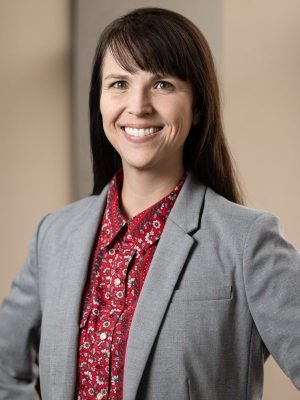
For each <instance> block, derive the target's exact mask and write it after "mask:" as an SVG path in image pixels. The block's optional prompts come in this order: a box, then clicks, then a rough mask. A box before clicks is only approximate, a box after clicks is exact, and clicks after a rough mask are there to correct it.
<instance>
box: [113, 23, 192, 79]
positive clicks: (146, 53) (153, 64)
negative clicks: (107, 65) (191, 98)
mask: <svg viewBox="0 0 300 400" xmlns="http://www.w3.org/2000/svg"><path fill="white" fill-rule="evenodd" d="M159 25H160V26H159ZM110 36H111V37H110V38H109V40H108V49H109V50H110V51H111V53H112V55H113V57H114V58H115V60H116V61H117V62H118V63H119V64H120V65H121V66H122V67H123V68H124V69H125V70H126V71H128V72H130V73H134V72H136V71H137V70H138V69H141V70H143V71H148V72H152V73H154V74H167V75H172V76H176V77H178V78H180V79H181V80H183V81H188V80H190V79H189V78H190V73H189V67H188V62H187V54H186V51H184V47H185V46H184V45H183V38H182V37H181V35H180V34H179V32H176V31H175V32H174V28H173V31H172V30H171V29H168V26H164V25H162V24H154V23H153V22H152V21H149V20H148V22H147V20H145V19H144V20H143V21H141V22H140V23H138V21H136V20H135V23H134V24H130V23H125V24H121V25H119V26H118V27H117V29H115V30H113V31H112V32H111V35H110Z"/></svg>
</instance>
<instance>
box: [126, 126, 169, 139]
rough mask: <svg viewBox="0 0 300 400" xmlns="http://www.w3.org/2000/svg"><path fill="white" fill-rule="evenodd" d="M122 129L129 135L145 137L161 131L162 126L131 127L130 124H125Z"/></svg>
mask: <svg viewBox="0 0 300 400" xmlns="http://www.w3.org/2000/svg"><path fill="white" fill-rule="evenodd" d="M122 129H123V131H125V132H126V133H127V135H130V136H134V137H144V136H151V135H154V134H155V133H156V132H158V131H160V130H161V129H162V127H149V128H131V127H129V126H123V127H122Z"/></svg>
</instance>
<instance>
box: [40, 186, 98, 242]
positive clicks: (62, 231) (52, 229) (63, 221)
mask: <svg viewBox="0 0 300 400" xmlns="http://www.w3.org/2000/svg"><path fill="white" fill-rule="evenodd" d="M105 201H106V190H103V192H102V193H101V194H100V195H95V196H88V197H85V198H83V199H81V200H77V201H74V202H72V203H70V204H68V205H66V206H65V207H63V208H61V209H58V210H55V211H53V212H51V213H48V214H47V215H45V216H44V217H43V218H42V219H41V221H40V222H39V224H38V228H37V231H38V235H39V236H45V235H47V236H48V234H53V235H58V236H60V237H64V236H68V235H70V234H71V233H72V232H74V231H76V230H78V229H80V227H81V226H82V225H83V224H85V223H86V222H87V221H89V220H94V219H97V216H99V213H100V211H101V210H102V208H103V206H104V205H105Z"/></svg>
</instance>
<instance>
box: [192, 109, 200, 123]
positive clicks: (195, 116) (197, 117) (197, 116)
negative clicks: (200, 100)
mask: <svg viewBox="0 0 300 400" xmlns="http://www.w3.org/2000/svg"><path fill="white" fill-rule="evenodd" d="M199 122H200V112H199V111H198V112H196V113H194V116H193V125H197V124H199Z"/></svg>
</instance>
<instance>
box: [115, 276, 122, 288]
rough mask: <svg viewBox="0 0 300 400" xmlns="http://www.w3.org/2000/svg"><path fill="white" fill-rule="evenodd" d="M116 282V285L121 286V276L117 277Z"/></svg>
mask: <svg viewBox="0 0 300 400" xmlns="http://www.w3.org/2000/svg"><path fill="white" fill-rule="evenodd" d="M114 283H115V285H116V286H119V285H120V283H121V279H120V278H116V279H115V281H114Z"/></svg>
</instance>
